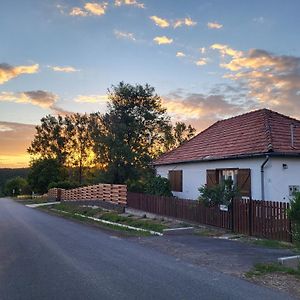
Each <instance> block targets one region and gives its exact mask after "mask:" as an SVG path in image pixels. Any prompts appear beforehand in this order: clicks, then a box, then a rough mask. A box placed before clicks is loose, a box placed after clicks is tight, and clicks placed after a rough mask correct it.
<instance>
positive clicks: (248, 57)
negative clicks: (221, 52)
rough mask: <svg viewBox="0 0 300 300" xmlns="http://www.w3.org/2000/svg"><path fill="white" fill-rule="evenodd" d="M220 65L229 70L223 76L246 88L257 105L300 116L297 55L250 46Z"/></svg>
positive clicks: (299, 62) (299, 80)
mask: <svg viewBox="0 0 300 300" xmlns="http://www.w3.org/2000/svg"><path fill="white" fill-rule="evenodd" d="M221 67H222V68H225V69H227V70H228V71H229V73H228V74H226V75H225V77H226V78H229V79H231V80H233V81H234V82H235V83H236V84H237V85H238V87H240V88H244V89H247V90H248V95H247V97H248V98H249V99H254V100H255V101H256V103H257V106H263V107H269V108H271V109H274V110H279V111H281V112H282V113H286V114H291V115H293V116H295V117H300V112H298V110H296V108H297V107H299V104H300V57H296V56H288V55H275V54H273V53H271V52H268V51H265V50H260V49H251V50H249V51H248V52H246V53H243V55H241V56H237V57H232V58H231V60H230V61H229V62H228V63H223V64H221Z"/></svg>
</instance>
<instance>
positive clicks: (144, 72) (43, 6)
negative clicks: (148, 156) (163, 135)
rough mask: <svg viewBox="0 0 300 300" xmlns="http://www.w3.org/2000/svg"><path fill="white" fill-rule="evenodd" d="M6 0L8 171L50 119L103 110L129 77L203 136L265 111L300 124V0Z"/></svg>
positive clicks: (2, 96) (2, 88)
mask: <svg viewBox="0 0 300 300" xmlns="http://www.w3.org/2000/svg"><path fill="white" fill-rule="evenodd" d="M2 2H3V3H2V4H1V9H0V20H1V26H0V33H1V36H2V40H3V41H6V42H3V43H1V47H0V59H1V60H0V168H3V167H24V166H28V164H29V160H30V157H29V155H28V154H27V152H26V149H27V148H28V147H29V145H30V142H31V140H32V138H33V135H34V132H35V128H34V127H35V125H37V124H39V122H40V119H41V118H42V117H43V116H45V115H47V114H54V115H57V114H61V115H67V114H69V113H75V112H79V113H92V112H97V111H100V112H102V113H103V112H105V111H106V104H107V89H108V88H110V87H111V85H112V84H118V83H119V82H120V81H124V82H128V83H131V84H136V83H140V84H145V83H149V84H150V85H151V86H154V87H155V89H156V92H157V94H158V95H160V96H161V97H162V99H163V103H164V105H165V107H167V110H168V113H169V115H170V116H171V117H172V121H174V122H175V121H178V120H181V121H184V122H186V123H191V124H192V125H193V126H195V127H196V129H197V131H201V130H203V129H204V128H206V127H207V126H209V125H210V124H212V123H213V122H215V121H217V120H220V119H224V118H227V117H230V116H233V115H237V114H240V113H244V112H247V111H250V110H254V109H259V108H263V107H265V108H269V109H272V110H275V111H278V112H280V113H283V114H285V115H289V116H292V117H295V118H298V119H299V118H300V110H299V109H298V108H299V107H300V105H299V104H300V44H299V41H298V36H299V33H300V30H299V28H300V18H299V10H300V2H299V1H289V2H283V1H264V3H265V5H262V4H261V1H233V0H228V1H211V0H210V1H198V0H187V1H174V0H165V1H154V0H145V1H144V0H105V1H79V0H70V1H66V0H60V1H50V0H46V1H38V0H28V1H17V2H16V1H2ZM175 2H176V3H175Z"/></svg>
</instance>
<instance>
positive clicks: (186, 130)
mask: <svg viewBox="0 0 300 300" xmlns="http://www.w3.org/2000/svg"><path fill="white" fill-rule="evenodd" d="M195 133H196V129H195V128H194V127H193V126H192V125H187V124H185V123H184V122H176V123H175V124H174V125H170V126H169V127H167V128H166V131H165V143H164V146H165V148H164V149H163V152H165V151H170V150H172V149H174V148H177V147H179V146H180V145H182V144H183V143H185V142H186V141H188V140H189V139H191V138H192V137H193V136H194V135H195Z"/></svg>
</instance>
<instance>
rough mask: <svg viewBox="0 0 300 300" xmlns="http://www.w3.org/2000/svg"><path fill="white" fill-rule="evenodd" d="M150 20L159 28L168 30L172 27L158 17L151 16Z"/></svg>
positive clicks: (165, 20)
mask: <svg viewBox="0 0 300 300" xmlns="http://www.w3.org/2000/svg"><path fill="white" fill-rule="evenodd" d="M150 19H151V20H152V21H153V22H154V23H155V24H156V25H157V26H159V27H161V28H166V27H169V26H170V23H169V21H168V20H167V19H163V18H160V17H157V16H151V17H150Z"/></svg>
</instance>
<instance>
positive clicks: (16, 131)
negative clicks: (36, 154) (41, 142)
mask: <svg viewBox="0 0 300 300" xmlns="http://www.w3.org/2000/svg"><path fill="white" fill-rule="evenodd" d="M34 133H35V125H29V124H22V123H13V122H2V121H0V145H1V147H0V168H7V167H24V166H28V164H29V155H28V154H26V149H27V148H28V147H29V145H30V142H31V140H32V139H33V136H34Z"/></svg>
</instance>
